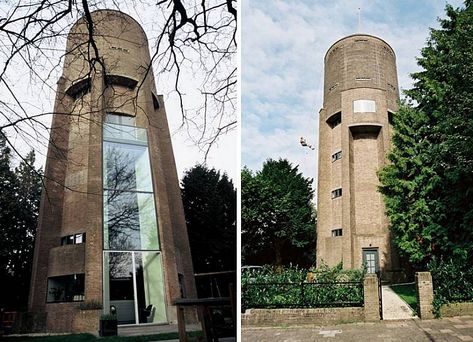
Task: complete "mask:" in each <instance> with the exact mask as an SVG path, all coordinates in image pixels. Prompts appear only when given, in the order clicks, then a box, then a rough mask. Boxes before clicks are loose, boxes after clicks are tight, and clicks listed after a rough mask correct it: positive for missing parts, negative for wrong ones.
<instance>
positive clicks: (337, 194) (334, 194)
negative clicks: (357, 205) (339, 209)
mask: <svg viewBox="0 0 473 342" xmlns="http://www.w3.org/2000/svg"><path fill="white" fill-rule="evenodd" d="M340 196H342V188H338V189H335V190H332V199H334V198H337V197H340Z"/></svg>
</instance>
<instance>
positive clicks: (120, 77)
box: [29, 10, 196, 331]
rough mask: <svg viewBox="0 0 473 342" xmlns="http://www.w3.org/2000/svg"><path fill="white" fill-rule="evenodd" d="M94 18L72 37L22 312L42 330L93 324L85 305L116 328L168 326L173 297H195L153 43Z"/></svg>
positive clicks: (121, 23)
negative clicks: (37, 318)
mask: <svg viewBox="0 0 473 342" xmlns="http://www.w3.org/2000/svg"><path fill="white" fill-rule="evenodd" d="M92 22H93V31H92V32H93V35H92V36H90V35H89V32H90V30H89V29H88V26H87V21H86V20H85V18H82V19H80V20H79V21H78V22H77V23H76V24H75V25H74V26H73V27H72V29H71V31H70V33H69V35H68V39H67V48H66V57H65V61H64V71H63V75H62V77H61V78H60V80H59V82H58V90H57V95H56V102H55V108H54V116H53V122H52V128H51V137H50V143H49V148H48V155H47V162H46V169H45V187H44V189H43V195H42V201H41V208H40V218H39V227H38V231H37V239H36V247H35V255H34V267H33V274H32V288H31V291H30V298H29V309H30V310H31V311H33V312H40V313H41V312H42V313H45V314H46V315H47V329H48V330H49V331H90V330H95V328H94V327H93V326H90V325H89V326H85V325H84V321H83V319H82V320H81V318H80V317H79V316H78V315H79V310H77V307H78V304H79V302H84V301H85V302H89V303H90V302H93V301H96V302H100V303H102V305H103V312H105V313H107V312H109V310H110V308H111V307H113V308H114V309H116V311H117V315H118V323H119V324H143V323H168V322H175V321H176V309H175V307H173V306H172V301H173V299H176V298H180V297H181V296H186V297H194V296H195V294H196V293H195V283H194V277H193V269H192V260H191V256H190V249H189V242H188V238H187V230H186V224H185V219H184V211H183V206H182V202H181V197H180V189H179V180H178V176H177V172H176V166H175V161H174V156H173V151H172V145H171V139H170V134H169V128H168V123H167V119H166V112H165V109H164V104H163V100H162V96H157V93H156V88H155V82H154V78H153V72H152V69H151V65H150V63H151V61H150V55H149V50H148V40H147V38H146V35H145V33H144V31H143V29H142V28H141V27H140V25H139V24H138V23H137V22H136V21H135V20H134V19H132V18H131V17H130V16H128V15H126V14H124V13H121V12H118V11H111V10H100V11H96V12H93V13H92ZM96 57H99V58H98V59H97V60H95V64H94V65H93V67H91V64H90V61H92V60H94V58H96ZM91 322H92V323H94V324H98V319H96V320H92V321H91Z"/></svg>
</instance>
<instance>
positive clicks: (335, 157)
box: [332, 151, 342, 163]
mask: <svg viewBox="0 0 473 342" xmlns="http://www.w3.org/2000/svg"><path fill="white" fill-rule="evenodd" d="M339 159H342V151H338V152H336V153H334V154H332V163H333V162H334V161H337V160H339Z"/></svg>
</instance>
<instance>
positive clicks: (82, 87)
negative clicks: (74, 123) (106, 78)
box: [66, 78, 91, 100]
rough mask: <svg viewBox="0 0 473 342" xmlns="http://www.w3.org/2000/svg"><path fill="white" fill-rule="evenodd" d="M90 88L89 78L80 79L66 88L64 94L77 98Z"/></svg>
mask: <svg viewBox="0 0 473 342" xmlns="http://www.w3.org/2000/svg"><path fill="white" fill-rule="evenodd" d="M90 89H91V82H90V78H86V79H85V80H80V81H79V82H77V83H75V84H73V85H71V86H70V87H69V89H67V90H66V94H67V95H69V96H70V97H72V98H73V99H74V100H77V99H79V98H81V97H82V96H84V95H85V94H87V93H89V92H90Z"/></svg>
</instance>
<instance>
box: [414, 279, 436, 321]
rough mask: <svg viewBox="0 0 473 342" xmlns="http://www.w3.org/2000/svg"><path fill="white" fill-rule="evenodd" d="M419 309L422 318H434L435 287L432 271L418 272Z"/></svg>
mask: <svg viewBox="0 0 473 342" xmlns="http://www.w3.org/2000/svg"><path fill="white" fill-rule="evenodd" d="M416 290H417V311H418V314H419V317H420V318H421V319H432V318H434V315H433V313H432V309H433V306H432V301H433V300H434V288H433V284H432V275H431V274H430V272H417V273H416Z"/></svg>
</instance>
